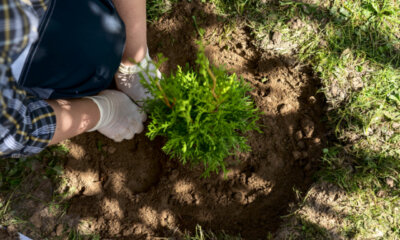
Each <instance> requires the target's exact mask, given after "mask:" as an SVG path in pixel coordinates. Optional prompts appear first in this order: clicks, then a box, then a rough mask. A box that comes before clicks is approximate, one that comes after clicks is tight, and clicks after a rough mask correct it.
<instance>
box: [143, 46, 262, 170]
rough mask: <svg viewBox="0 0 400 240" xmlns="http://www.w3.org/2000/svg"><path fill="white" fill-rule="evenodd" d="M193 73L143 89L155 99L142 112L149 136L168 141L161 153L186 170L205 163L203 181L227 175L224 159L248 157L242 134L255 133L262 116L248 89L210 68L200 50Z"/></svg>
mask: <svg viewBox="0 0 400 240" xmlns="http://www.w3.org/2000/svg"><path fill="white" fill-rule="evenodd" d="M196 63H197V68H196V70H195V69H192V68H189V67H188V66H186V68H185V69H183V68H181V67H178V70H177V71H176V72H175V73H174V74H171V76H169V77H167V76H164V78H163V80H158V79H151V81H150V82H151V83H150V84H146V83H144V82H143V84H144V85H146V87H147V89H148V90H149V91H150V92H151V94H152V95H153V96H154V99H151V100H147V101H146V103H145V109H146V111H147V112H148V113H149V117H150V119H151V122H150V124H149V126H148V132H147V136H148V137H150V139H152V140H153V139H154V138H155V137H156V136H165V137H166V138H167V141H166V144H165V145H164V147H163V150H164V151H165V152H166V153H167V154H169V155H170V156H172V157H174V158H178V159H180V161H181V162H182V163H183V164H185V163H187V162H189V163H191V164H201V163H203V165H204V167H205V172H204V174H203V175H204V176H209V174H210V172H213V171H214V172H217V173H218V172H219V171H220V170H221V169H222V170H223V171H224V172H226V168H225V162H224V159H225V158H226V157H227V156H229V155H232V154H234V153H235V152H246V151H250V147H249V145H248V144H247V140H246V138H245V137H244V136H243V134H244V133H246V132H247V131H250V130H259V129H258V127H257V124H256V121H257V120H258V118H259V115H260V112H259V110H257V109H256V108H255V105H254V103H253V101H252V99H251V98H250V96H249V95H248V94H247V93H248V92H249V91H250V90H251V88H250V86H249V85H248V84H247V83H246V82H245V81H244V80H243V79H242V78H238V77H237V76H236V75H235V74H228V73H227V71H226V70H225V69H224V68H222V67H215V66H210V63H209V61H208V59H207V57H206V56H205V54H204V48H203V47H202V46H201V45H200V50H199V52H198V57H197V60H196Z"/></svg>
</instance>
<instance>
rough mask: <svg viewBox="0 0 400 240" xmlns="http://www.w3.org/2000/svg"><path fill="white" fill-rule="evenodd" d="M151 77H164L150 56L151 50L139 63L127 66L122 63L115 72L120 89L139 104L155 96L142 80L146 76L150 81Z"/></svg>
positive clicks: (141, 104)
mask: <svg viewBox="0 0 400 240" xmlns="http://www.w3.org/2000/svg"><path fill="white" fill-rule="evenodd" d="M150 77H151V78H159V79H161V78H162V76H161V73H160V71H158V69H157V67H156V66H155V65H154V63H153V61H152V60H151V58H150V55H149V50H147V53H146V56H145V58H144V59H143V60H142V61H140V62H139V63H138V64H136V65H133V66H126V65H124V64H122V63H121V65H120V66H119V68H118V71H117V73H116V74H115V82H116V84H117V88H118V89H119V90H121V91H122V92H124V93H126V94H127V95H128V96H129V97H131V98H132V99H133V100H134V101H135V102H136V103H137V104H138V105H139V106H143V102H144V100H145V99H147V98H153V96H151V94H150V93H148V92H147V91H146V89H145V88H144V87H143V85H142V84H141V83H140V80H141V79H142V78H144V79H145V80H146V81H147V82H150Z"/></svg>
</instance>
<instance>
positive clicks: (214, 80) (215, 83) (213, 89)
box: [207, 67, 218, 101]
mask: <svg viewBox="0 0 400 240" xmlns="http://www.w3.org/2000/svg"><path fill="white" fill-rule="evenodd" d="M207 72H208V74H210V77H211V79H212V80H213V87H212V89H211V93H212V95H213V96H214V98H215V100H217V101H218V96H217V94H215V87H216V86H217V79H216V78H215V76H214V74H213V73H212V71H211V69H210V67H207Z"/></svg>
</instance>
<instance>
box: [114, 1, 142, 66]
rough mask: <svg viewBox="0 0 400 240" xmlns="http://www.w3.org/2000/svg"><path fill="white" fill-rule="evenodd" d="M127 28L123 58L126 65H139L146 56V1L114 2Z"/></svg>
mask: <svg viewBox="0 0 400 240" xmlns="http://www.w3.org/2000/svg"><path fill="white" fill-rule="evenodd" d="M113 2H114V4H115V7H116V9H117V11H118V14H119V15H120V17H121V19H122V20H123V21H124V23H125V27H126V47H125V52H124V55H123V58H122V63H123V64H125V65H133V63H132V61H131V60H133V61H134V62H136V63H138V62H140V61H141V60H142V59H143V58H144V57H145V55H146V50H147V37H146V30H147V29H146V0H113Z"/></svg>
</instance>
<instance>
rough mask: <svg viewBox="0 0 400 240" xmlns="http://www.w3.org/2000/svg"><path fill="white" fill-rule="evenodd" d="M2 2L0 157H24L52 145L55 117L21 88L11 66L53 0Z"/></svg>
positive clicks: (0, 23)
mask: <svg viewBox="0 0 400 240" xmlns="http://www.w3.org/2000/svg"><path fill="white" fill-rule="evenodd" d="M0 1H1V5H0V157H23V156H28V155H32V154H36V153H38V152H40V151H41V150H43V148H45V147H46V146H47V145H48V144H49V142H50V140H51V139H52V137H53V135H54V132H55V128H56V118H55V114H54V111H53V109H52V108H51V107H50V106H49V104H48V103H47V102H45V101H44V100H41V99H37V98H35V97H34V96H31V95H29V94H28V93H26V92H25V91H22V90H20V89H18V86H17V84H16V82H15V80H14V79H13V76H12V73H11V68H10V65H11V63H12V62H13V61H14V60H15V59H16V58H17V57H18V55H19V54H20V53H21V52H22V51H23V50H24V48H25V47H26V45H27V44H28V42H29V40H30V39H29V38H34V37H36V36H37V33H35V31H36V29H37V26H33V25H34V24H33V22H36V23H37V22H38V21H37V19H39V18H40V17H41V16H43V14H44V12H45V11H46V9H47V7H46V6H47V2H48V1H50V0H0ZM34 18H36V20H35V19H34ZM32 19H33V20H35V21H32ZM32 33H34V34H32Z"/></svg>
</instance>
